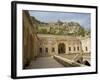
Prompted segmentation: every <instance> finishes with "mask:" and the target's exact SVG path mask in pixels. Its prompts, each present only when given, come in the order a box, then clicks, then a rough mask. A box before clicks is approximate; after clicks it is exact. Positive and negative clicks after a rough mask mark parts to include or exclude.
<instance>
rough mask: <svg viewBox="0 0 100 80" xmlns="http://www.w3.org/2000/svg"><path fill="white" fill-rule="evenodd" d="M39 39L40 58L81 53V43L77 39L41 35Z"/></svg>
mask: <svg viewBox="0 0 100 80" xmlns="http://www.w3.org/2000/svg"><path fill="white" fill-rule="evenodd" d="M38 37H39V39H40V43H41V44H40V46H39V53H40V55H41V56H47V55H55V54H72V53H82V51H83V50H82V43H81V41H80V40H79V39H77V38H75V37H70V36H57V35H49V36H48V35H44V34H43V35H42V34H38Z"/></svg>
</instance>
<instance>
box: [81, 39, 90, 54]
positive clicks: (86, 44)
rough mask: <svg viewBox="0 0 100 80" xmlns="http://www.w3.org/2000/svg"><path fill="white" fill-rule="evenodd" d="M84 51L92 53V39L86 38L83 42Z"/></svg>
mask: <svg viewBox="0 0 100 80" xmlns="http://www.w3.org/2000/svg"><path fill="white" fill-rule="evenodd" d="M81 42H82V49H83V52H84V53H91V38H85V39H82V40H81ZM86 47H87V50H86Z"/></svg>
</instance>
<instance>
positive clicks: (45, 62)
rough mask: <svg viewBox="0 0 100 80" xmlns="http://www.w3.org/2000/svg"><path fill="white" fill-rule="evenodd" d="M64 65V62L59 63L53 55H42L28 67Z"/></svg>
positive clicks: (57, 66) (59, 66)
mask: <svg viewBox="0 0 100 80" xmlns="http://www.w3.org/2000/svg"><path fill="white" fill-rule="evenodd" d="M61 67H64V66H63V65H62V64H60V63H58V62H57V61H56V60H55V59H54V58H53V57H40V58H37V59H36V60H35V61H32V62H31V63H30V65H29V67H27V69H36V68H38V69H39V68H61Z"/></svg>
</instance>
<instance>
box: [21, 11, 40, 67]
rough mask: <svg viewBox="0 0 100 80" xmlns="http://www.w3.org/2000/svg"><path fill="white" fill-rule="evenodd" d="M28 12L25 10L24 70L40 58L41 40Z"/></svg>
mask: <svg viewBox="0 0 100 80" xmlns="http://www.w3.org/2000/svg"><path fill="white" fill-rule="evenodd" d="M35 27H36V26H35V25H34V24H33V22H32V20H31V17H30V15H29V13H28V11H26V10H23V68H25V67H26V66H28V64H29V63H30V61H31V60H33V59H35V58H36V57H37V56H38V43H39V41H38V40H39V39H38V37H37V34H36V28H35Z"/></svg>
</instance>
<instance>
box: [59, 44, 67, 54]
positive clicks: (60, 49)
mask: <svg viewBox="0 0 100 80" xmlns="http://www.w3.org/2000/svg"><path fill="white" fill-rule="evenodd" d="M65 50H66V47H65V44H64V43H59V45H58V54H62V53H65Z"/></svg>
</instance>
